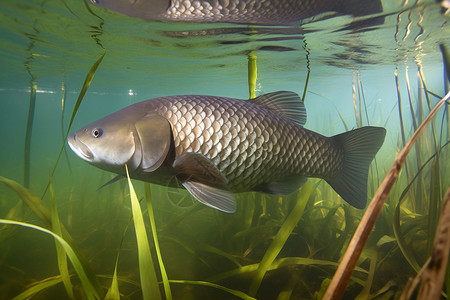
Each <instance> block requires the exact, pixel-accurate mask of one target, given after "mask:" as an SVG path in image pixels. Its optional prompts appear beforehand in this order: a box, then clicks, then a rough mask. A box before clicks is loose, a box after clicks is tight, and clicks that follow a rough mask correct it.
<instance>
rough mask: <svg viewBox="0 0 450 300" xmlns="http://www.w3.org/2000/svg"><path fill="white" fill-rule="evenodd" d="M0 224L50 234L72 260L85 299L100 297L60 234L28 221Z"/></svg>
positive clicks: (2, 222) (1, 222) (1, 220)
mask: <svg viewBox="0 0 450 300" xmlns="http://www.w3.org/2000/svg"><path fill="white" fill-rule="evenodd" d="M0 224H10V225H18V226H23V227H28V228H32V229H35V230H39V231H41V232H44V233H47V234H50V235H51V236H53V237H54V238H55V239H56V240H57V241H58V242H59V243H60V244H61V246H62V247H63V248H64V251H65V252H66V254H67V256H68V257H69V259H70V261H71V262H72V265H73V267H74V269H75V271H76V273H77V275H78V277H79V278H80V281H81V284H82V286H83V290H84V292H85V293H86V297H87V299H100V298H101V297H100V296H99V295H98V293H97V292H96V290H95V288H94V287H93V286H92V284H91V282H90V280H89V278H88V277H87V275H86V272H85V271H84V268H83V266H82V265H81V262H80V260H79V259H78V257H77V255H76V254H75V252H74V250H73V249H72V247H71V246H70V245H69V244H68V243H67V242H66V241H65V240H64V239H63V238H62V237H61V236H59V235H57V234H56V233H53V232H51V231H50V230H47V229H45V228H42V227H40V226H37V225H33V224H29V223H24V222H18V221H12V220H5V219H0Z"/></svg>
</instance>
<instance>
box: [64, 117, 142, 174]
mask: <svg viewBox="0 0 450 300" xmlns="http://www.w3.org/2000/svg"><path fill="white" fill-rule="evenodd" d="M135 136H136V133H135V129H134V126H133V124H132V123H130V122H127V121H126V120H120V119H119V120H117V119H115V118H113V117H111V115H110V116H107V117H105V118H103V119H100V120H98V121H95V122H93V123H91V124H89V125H86V126H84V127H83V128H81V129H79V130H78V131H76V132H74V133H72V134H71V135H70V136H69V138H68V143H69V146H70V148H71V149H72V150H73V152H75V154H77V155H78V156H79V157H80V158H81V159H83V160H85V161H86V162H88V163H90V164H92V165H94V166H96V167H98V168H100V169H103V170H107V171H110V172H114V173H119V174H122V173H123V172H124V166H125V164H128V165H129V168H130V169H131V168H133V169H134V168H135V167H136V166H135V159H133V158H137V159H138V160H140V156H141V153H140V152H139V151H140V149H139V147H136V138H135ZM130 163H131V165H130Z"/></svg>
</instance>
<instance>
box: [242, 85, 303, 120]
mask: <svg viewBox="0 0 450 300" xmlns="http://www.w3.org/2000/svg"><path fill="white" fill-rule="evenodd" d="M250 101H252V102H253V103H256V104H259V105H263V106H265V107H266V108H268V109H270V110H272V111H274V112H276V113H279V114H281V115H283V116H285V117H286V118H288V119H291V120H292V121H294V122H295V123H297V124H298V125H301V126H303V125H305V123H306V108H305V104H304V103H303V101H302V100H301V99H300V97H299V96H298V95H297V94H296V93H294V92H287V91H279V92H274V93H269V94H264V95H261V96H259V97H256V98H254V99H250Z"/></svg>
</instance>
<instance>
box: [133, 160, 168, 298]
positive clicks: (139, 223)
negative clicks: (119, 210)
mask: <svg viewBox="0 0 450 300" xmlns="http://www.w3.org/2000/svg"><path fill="white" fill-rule="evenodd" d="M125 169H126V172H127V179H128V187H129V188H130V200H131V210H132V213H133V221H134V230H135V232H136V240H137V246H138V257H139V274H140V278H141V290H142V296H143V299H144V300H148V299H162V297H161V293H160V291H159V285H158V279H157V278H156V272H155V267H154V265H153V260H152V255H151V253H150V246H149V244H148V237H147V231H146V230H145V224H144V218H143V217H142V211H141V206H140V205H139V200H138V198H137V195H136V192H135V191H134V188H133V184H132V183H131V179H130V175H129V174H128V167H127V165H125Z"/></svg>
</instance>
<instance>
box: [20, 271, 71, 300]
mask: <svg viewBox="0 0 450 300" xmlns="http://www.w3.org/2000/svg"><path fill="white" fill-rule="evenodd" d="M61 281H62V278H61V275H58V276H54V277H50V278H46V279H44V280H41V281H39V282H37V283H33V285H32V286H31V287H29V288H28V289H27V290H25V291H23V292H22V293H20V294H19V295H17V296H16V297H14V298H12V299H11V300H27V299H30V298H31V297H33V296H35V295H36V294H38V293H40V292H42V291H43V290H45V289H48V288H50V287H52V286H55V285H57V284H58V283H60V282H61Z"/></svg>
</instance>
